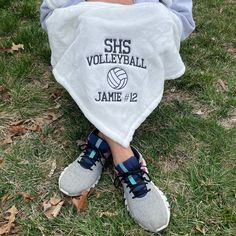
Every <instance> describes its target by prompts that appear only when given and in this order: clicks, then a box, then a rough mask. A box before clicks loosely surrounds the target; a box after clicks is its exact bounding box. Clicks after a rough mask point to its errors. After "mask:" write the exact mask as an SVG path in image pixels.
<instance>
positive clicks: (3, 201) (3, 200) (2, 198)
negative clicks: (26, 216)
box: [1, 193, 12, 204]
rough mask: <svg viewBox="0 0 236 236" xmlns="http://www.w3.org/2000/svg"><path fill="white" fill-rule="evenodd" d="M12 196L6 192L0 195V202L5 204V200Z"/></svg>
mask: <svg viewBox="0 0 236 236" xmlns="http://www.w3.org/2000/svg"><path fill="white" fill-rule="evenodd" d="M11 198H12V196H11V195H10V194H9V193H7V194H5V195H3V196H2V197H1V203H2V204H5V202H7V201H8V200H10V199H11Z"/></svg>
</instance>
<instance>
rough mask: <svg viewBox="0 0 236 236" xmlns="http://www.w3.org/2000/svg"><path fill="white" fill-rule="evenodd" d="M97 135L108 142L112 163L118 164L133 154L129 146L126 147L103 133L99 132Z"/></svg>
mask: <svg viewBox="0 0 236 236" xmlns="http://www.w3.org/2000/svg"><path fill="white" fill-rule="evenodd" d="M98 135H99V136H100V137H101V138H103V139H104V140H106V142H107V143H108V145H109V147H110V149H111V152H112V157H113V162H114V165H118V164H119V163H121V162H124V161H126V160H128V159H129V158H130V157H131V156H133V155H134V153H133V151H132V149H131V147H130V146H129V147H128V148H124V147H123V146H121V145H120V144H118V143H117V142H115V141H113V140H112V139H110V138H109V137H107V136H105V135H104V134H103V133H101V132H100V133H99V134H98Z"/></svg>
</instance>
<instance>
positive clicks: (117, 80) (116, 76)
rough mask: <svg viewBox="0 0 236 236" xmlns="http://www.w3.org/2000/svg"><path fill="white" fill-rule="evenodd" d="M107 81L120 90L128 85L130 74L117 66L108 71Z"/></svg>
mask: <svg viewBox="0 0 236 236" xmlns="http://www.w3.org/2000/svg"><path fill="white" fill-rule="evenodd" d="M107 81H108V84H109V85H110V86H111V87H112V88H113V89H116V90H120V89H123V88H124V87H125V86H126V85H127V83H128V75H127V73H126V72H125V71H124V70H123V69H121V68H119V67H115V68H112V69H111V70H110V71H109V72H108V74H107Z"/></svg>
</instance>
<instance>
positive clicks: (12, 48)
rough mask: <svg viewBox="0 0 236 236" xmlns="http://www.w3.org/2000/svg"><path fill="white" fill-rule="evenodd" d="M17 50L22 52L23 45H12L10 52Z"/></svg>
mask: <svg viewBox="0 0 236 236" xmlns="http://www.w3.org/2000/svg"><path fill="white" fill-rule="evenodd" d="M19 49H22V50H24V45H23V44H14V43H12V47H11V51H12V52H13V51H19Z"/></svg>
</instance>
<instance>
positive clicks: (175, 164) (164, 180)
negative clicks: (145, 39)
mask: <svg viewBox="0 0 236 236" xmlns="http://www.w3.org/2000/svg"><path fill="white" fill-rule="evenodd" d="M194 2H195V3H194V17H195V20H196V23H197V28H196V30H195V32H194V33H193V34H192V35H191V37H190V38H189V39H188V40H186V41H185V42H184V43H183V44H182V48H181V54H182V56H183V60H184V62H185V64H186V67H187V71H186V73H185V75H184V76H183V77H182V78H181V79H178V80H176V81H169V82H167V83H166V86H165V94H164V98H163V101H162V102H161V104H160V106H159V107H158V108H157V109H156V110H155V111H154V112H153V113H152V114H151V116H150V117H149V118H148V119H147V120H146V121H145V122H144V123H143V124H142V125H141V127H140V128H139V129H138V130H137V132H136V135H135V138H134V141H133V144H134V145H135V146H137V147H138V148H139V149H140V151H141V152H143V154H144V156H145V157H146V159H147V162H148V167H149V170H150V175H151V176H152V179H153V181H154V182H155V183H156V184H157V185H158V186H159V187H160V188H161V189H162V190H163V191H164V192H165V193H166V194H167V196H168V199H169V201H170V204H171V213H172V215H171V221H170V225H169V227H168V229H166V230H165V231H164V232H162V233H160V235H165V236H169V235H186V236H187V235H198V234H199V235H204V234H205V235H212V236H215V235H219V236H220V235H235V232H236V204H235V201H236V189H235V186H236V181H235V179H236V176H235V174H236V161H235V160H236V145H235V144H236V142H235V141H236V127H235V123H236V81H235V79H236V61H235V59H236V38H235V28H236V21H235V14H236V4H235V1H232V0H221V1H220V0H208V1H194ZM39 4H40V3H39V1H37V0H22V1H16V0H12V1H6V0H0V22H1V23H0V139H1V144H0V163H1V164H0V166H1V167H0V183H1V184H0V197H1V199H2V200H1V203H0V204H1V212H0V222H2V223H0V227H1V226H2V225H3V224H4V222H5V221H6V220H5V221H4V217H5V214H4V213H5V212H6V211H7V210H8V209H9V208H11V207H12V206H13V205H15V206H16V208H17V209H18V211H19V212H18V214H17V215H16V221H15V228H13V229H14V230H13V231H15V232H16V234H19V235H34V236H35V235H129V236H131V235H140V236H141V235H152V234H150V233H148V232H146V231H144V230H142V229H141V228H140V227H139V226H138V225H137V224H136V223H135V222H134V221H133V220H132V219H131V218H130V216H129V214H128V213H127V211H126V209H125V207H124V202H123V197H122V192H121V191H120V190H119V189H116V188H115V187H114V186H113V184H112V180H113V179H114V176H113V173H112V169H111V168H107V169H106V170H105V172H104V175H103V177H102V179H101V182H100V183H99V185H98V186H97V188H96V191H95V192H94V193H93V194H91V196H90V197H89V202H88V208H87V210H86V211H85V212H83V213H80V214H78V213H77V212H76V209H75V208H74V206H73V205H72V204H70V203H67V202H66V203H65V204H64V206H63V207H62V209H61V211H60V213H59V215H58V216H57V217H56V218H54V219H52V220H48V219H47V217H46V216H45V214H44V212H43V208H42V203H43V202H44V201H45V200H47V199H49V198H50V197H52V196H54V195H56V196H57V197H61V198H63V195H62V194H60V193H59V191H58V186H57V181H58V176H59V174H60V172H61V171H62V170H63V168H64V167H65V166H66V165H67V164H69V163H70V162H71V161H72V160H74V158H75V157H76V156H77V155H78V153H79V150H78V148H77V147H76V144H75V143H76V141H77V140H83V139H85V138H86V135H87V134H88V132H89V131H90V130H91V129H92V125H91V124H90V123H89V122H88V121H87V120H86V119H85V117H84V116H83V114H82V113H81V111H80V110H79V108H78V107H77V106H76V104H75V103H74V102H73V101H72V99H71V97H70V96H69V95H68V94H67V92H66V91H65V90H64V89H63V88H62V87H61V86H60V85H58V84H57V83H56V82H55V80H54V78H53V76H52V74H51V67H50V50H49V46H48V41H47V36H46V34H45V33H44V32H43V31H42V29H41V28H40V24H39V11H38V9H39ZM12 43H15V44H16V45H19V44H23V45H24V50H23V49H21V48H19V50H18V51H13V52H11V50H10V48H11V46H12ZM19 47H21V46H19ZM50 172H51V173H50ZM22 192H23V193H28V194H29V195H30V197H33V200H30V199H29V201H26V199H24V197H22V195H21V194H20V193H22ZM104 212H109V213H111V214H108V215H106V214H105V215H101V213H104Z"/></svg>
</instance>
